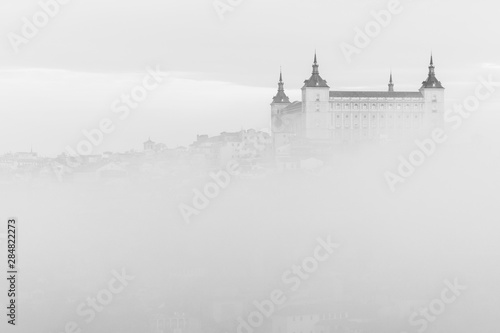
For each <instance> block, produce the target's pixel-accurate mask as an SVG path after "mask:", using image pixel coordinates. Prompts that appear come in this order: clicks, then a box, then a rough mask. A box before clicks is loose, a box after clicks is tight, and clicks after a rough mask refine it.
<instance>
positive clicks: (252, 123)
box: [0, 0, 500, 155]
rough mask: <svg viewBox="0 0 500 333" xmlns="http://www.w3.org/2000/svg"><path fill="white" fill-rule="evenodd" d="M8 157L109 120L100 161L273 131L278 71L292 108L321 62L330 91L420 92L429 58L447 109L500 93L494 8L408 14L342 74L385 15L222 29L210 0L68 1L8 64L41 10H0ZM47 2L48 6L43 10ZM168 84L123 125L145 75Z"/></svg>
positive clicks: (56, 146) (346, 0)
mask: <svg viewBox="0 0 500 333" xmlns="http://www.w3.org/2000/svg"><path fill="white" fill-rule="evenodd" d="M0 1H2V2H1V3H0V36H3V37H2V38H0V59H1V60H0V116H1V121H0V153H4V152H8V151H27V150H29V149H30V147H31V146H33V147H34V149H35V150H36V151H38V152H40V153H42V154H48V155H55V154H57V153H59V152H61V151H62V150H63V148H64V147H65V146H66V145H74V144H76V143H77V142H78V141H79V140H81V139H82V135H81V131H82V130H84V129H91V128H94V127H96V126H97V124H98V122H99V120H100V119H102V118H104V117H110V118H112V119H113V120H116V121H115V124H116V131H115V132H114V133H112V134H110V135H108V136H106V139H105V141H104V144H103V145H102V146H101V147H99V149H98V150H96V151H104V150H114V151H124V150H128V149H131V148H136V149H139V148H140V147H141V144H142V142H143V141H145V140H146V139H147V138H148V137H149V136H151V138H152V139H153V140H155V141H160V142H164V143H166V144H167V145H168V146H170V147H174V146H176V145H188V144H190V143H191V142H192V141H193V140H195V138H196V134H204V133H206V134H211V135H215V134H217V133H219V132H221V131H233V130H239V129H241V128H251V127H253V128H265V127H268V121H269V103H270V102H271V98H272V96H273V95H274V94H275V91H276V81H277V78H278V72H279V67H280V66H283V71H284V78H285V81H286V82H285V88H286V89H287V93H288V95H289V96H290V97H291V98H292V99H293V100H297V99H299V98H300V94H299V89H300V87H301V85H302V83H303V81H304V80H305V79H306V78H308V76H309V75H310V72H311V62H312V57H313V53H314V49H317V50H318V58H319V62H320V72H321V74H322V76H323V77H324V78H325V79H326V80H327V81H328V82H329V85H330V86H331V87H332V89H339V90H343V89H346V90H349V89H351V90H354V89H363V90H365V89H366V90H385V89H387V81H388V75H389V70H390V68H392V70H393V72H394V80H395V83H396V90H412V91H416V90H417V89H418V88H419V87H420V84H421V82H422V81H423V80H424V79H425V78H426V75H427V66H428V61H429V53H430V51H431V50H433V52H434V59H435V65H436V71H437V76H438V79H440V80H441V81H442V83H443V85H444V86H445V87H446V88H447V96H448V97H449V98H450V102H452V101H453V100H461V99H463V98H465V97H466V96H467V95H468V94H470V93H471V92H472V91H473V89H474V88H475V85H476V82H477V77H478V76H479V75H487V74H488V73H493V74H494V75H496V77H497V78H498V79H497V80H498V81H500V71H499V66H498V63H499V62H500V60H499V59H500V48H499V46H498V42H497V40H498V31H500V29H499V28H500V21H498V18H497V12H498V11H497V10H496V3H494V2H492V1H490V0H477V1H474V2H470V1H452V0H440V1H435V0H401V4H402V6H403V7H404V9H403V12H402V13H401V14H399V15H396V16H394V17H393V20H392V22H391V24H390V25H389V26H388V27H386V28H384V29H383V30H382V32H381V34H380V35H379V36H378V37H376V38H375V39H374V40H373V41H372V42H371V44H370V45H369V46H368V47H367V48H366V49H364V50H362V52H361V54H360V55H359V56H355V57H354V58H353V62H352V63H350V64H349V63H347V62H346V60H345V59H344V57H343V55H342V52H341V51H340V47H339V45H340V43H342V42H349V43H352V40H353V38H354V30H353V29H354V27H356V26H359V27H361V28H362V27H364V25H365V24H366V23H368V22H369V21H370V20H371V17H370V12H371V11H379V10H382V9H385V8H386V7H387V3H388V1H361V0H360V1H353V0H340V1H338V0H336V1H327V0H307V1H305V0H267V1H266V0H243V2H242V4H241V5H239V6H238V7H237V8H235V10H234V11H233V12H229V13H227V14H226V19H225V20H224V21H221V20H220V19H219V17H218V15H217V13H216V12H215V10H214V8H213V6H212V0H191V1H171V0H170V1H166V0H142V1H131V0H99V1H97V0H85V1H83V0H71V1H70V3H69V4H67V5H65V6H64V7H62V8H61V11H60V13H59V14H58V15H57V16H56V17H54V18H52V19H51V20H50V22H49V24H48V25H47V26H46V27H45V28H43V29H41V31H40V33H39V34H38V35H37V36H36V37H34V38H33V39H32V40H31V41H30V42H29V43H28V44H27V45H22V46H21V47H20V52H19V53H17V54H16V53H14V52H13V50H12V47H11V45H10V43H9V40H8V38H7V34H8V33H9V32H15V33H18V34H19V33H20V30H21V26H22V21H21V19H22V17H23V16H27V17H31V16H32V15H33V14H34V13H36V12H37V11H39V9H40V8H39V5H38V0H16V1H8V0H0ZM42 1H48V0H42ZM156 65H159V66H160V67H161V68H162V70H163V71H164V72H165V74H166V77H167V78H168V79H167V80H166V81H165V83H164V84H163V85H162V86H161V88H159V89H157V90H156V91H154V93H153V94H151V95H150V96H149V98H148V99H147V100H146V102H145V103H144V104H143V105H141V107H140V108H139V109H138V110H136V111H134V112H133V113H132V114H131V116H130V117H129V118H128V119H126V120H125V121H119V120H118V118H117V117H116V115H115V114H113V113H111V112H110V105H111V103H112V102H113V101H114V100H115V99H117V98H119V97H120V95H121V94H123V93H128V92H129V91H130V89H131V88H132V87H134V85H136V84H137V83H140V82H141V81H142V78H143V76H144V75H145V73H146V72H145V70H146V67H147V66H150V67H155V66H156Z"/></svg>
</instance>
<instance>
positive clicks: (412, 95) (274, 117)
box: [271, 55, 444, 155]
mask: <svg viewBox="0 0 500 333" xmlns="http://www.w3.org/2000/svg"><path fill="white" fill-rule="evenodd" d="M312 67H313V71H312V75H311V77H310V78H309V79H307V80H305V81H304V86H303V87H302V101H298V102H290V99H289V98H288V96H287V95H286V94H285V90H284V83H283V76H282V74H281V73H280V79H279V83H278V92H277V94H276V96H274V98H273V102H272V103H271V121H272V130H273V133H272V134H273V140H274V147H275V152H276V153H277V154H278V155H289V154H290V153H291V150H292V149H294V147H296V146H297V145H299V143H301V144H304V143H305V144H308V143H309V144H316V145H317V144H340V143H356V142H374V141H387V140H388V141H398V140H400V139H402V138H405V137H412V136H415V135H418V134H422V133H426V132H428V131H429V130H430V129H432V128H434V127H436V126H442V125H443V122H444V87H443V86H442V84H441V82H440V81H439V80H438V79H437V78H436V74H435V67H434V61H433V58H432V56H431V61H430V65H429V73H428V76H427V79H426V80H425V81H424V82H423V83H422V86H421V88H420V89H419V90H418V91H396V90H395V89H394V82H393V78H392V73H391V75H390V80H389V85H388V90H387V91H385V92H384V91H335V90H330V87H329V86H328V84H327V82H326V81H325V80H324V79H323V78H322V77H321V76H320V73H319V65H318V61H317V57H316V55H315V56H314V63H313V66H312Z"/></svg>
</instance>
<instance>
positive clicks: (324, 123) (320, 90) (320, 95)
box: [302, 53, 330, 140]
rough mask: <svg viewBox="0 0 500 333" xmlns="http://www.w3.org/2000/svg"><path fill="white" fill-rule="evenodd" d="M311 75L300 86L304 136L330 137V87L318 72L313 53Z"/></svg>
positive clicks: (315, 56) (313, 137) (315, 57)
mask: <svg viewBox="0 0 500 333" xmlns="http://www.w3.org/2000/svg"><path fill="white" fill-rule="evenodd" d="M312 67H313V71H312V75H311V77H310V78H309V79H308V80H305V81H304V86H303V87H302V113H303V116H304V117H305V136H306V138H308V139H319V140H326V139H329V138H330V132H329V129H328V124H329V121H328V117H329V116H330V115H329V112H328V106H329V102H330V87H329V86H328V84H327V82H326V81H325V80H323V78H322V77H321V75H320V74H319V65H318V58H317V55H316V53H315V54H314V63H313V66H312Z"/></svg>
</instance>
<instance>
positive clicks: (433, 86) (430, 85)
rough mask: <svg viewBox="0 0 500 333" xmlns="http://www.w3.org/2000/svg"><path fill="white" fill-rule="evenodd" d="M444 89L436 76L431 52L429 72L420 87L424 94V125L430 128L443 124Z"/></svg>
mask: <svg viewBox="0 0 500 333" xmlns="http://www.w3.org/2000/svg"><path fill="white" fill-rule="evenodd" d="M444 90H445V88H444V87H443V85H442V84H441V81H439V80H438V79H437V78H436V71H435V67H434V59H433V56H432V54H431V62H430V65H429V74H428V76H427V79H426V80H425V81H424V82H422V87H421V88H420V92H421V93H422V95H423V96H424V103H425V118H426V125H427V126H429V127H430V128H432V127H442V126H444V111H445V110H444V108H445V106H444Z"/></svg>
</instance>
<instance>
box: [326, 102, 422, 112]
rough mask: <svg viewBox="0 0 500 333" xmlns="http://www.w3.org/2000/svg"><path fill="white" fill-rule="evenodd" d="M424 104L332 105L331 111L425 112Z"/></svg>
mask: <svg viewBox="0 0 500 333" xmlns="http://www.w3.org/2000/svg"><path fill="white" fill-rule="evenodd" d="M423 109H424V104H423V103H415V104H410V103H387V104H386V103H372V104H369V103H330V110H423Z"/></svg>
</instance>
